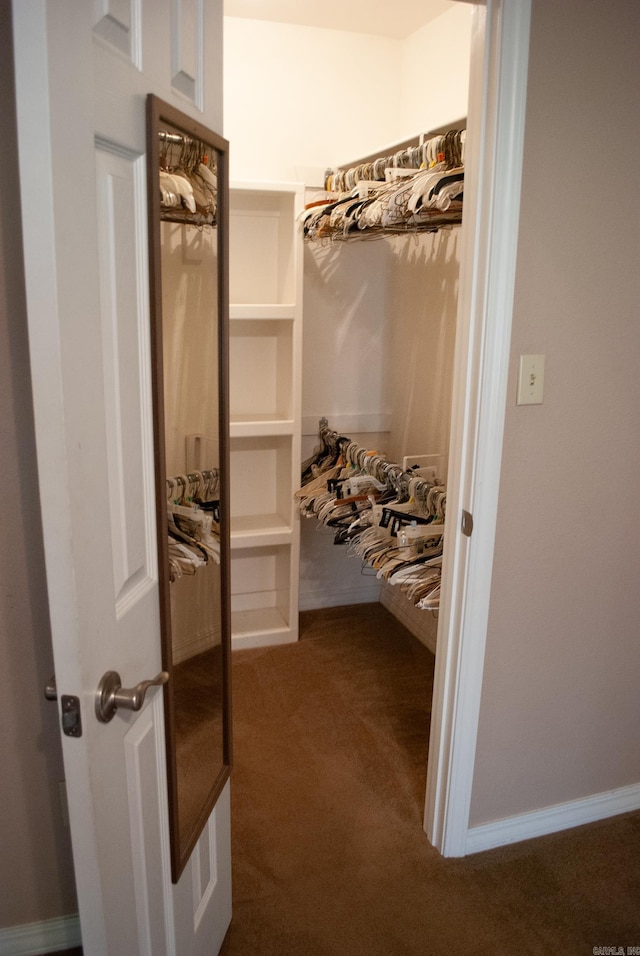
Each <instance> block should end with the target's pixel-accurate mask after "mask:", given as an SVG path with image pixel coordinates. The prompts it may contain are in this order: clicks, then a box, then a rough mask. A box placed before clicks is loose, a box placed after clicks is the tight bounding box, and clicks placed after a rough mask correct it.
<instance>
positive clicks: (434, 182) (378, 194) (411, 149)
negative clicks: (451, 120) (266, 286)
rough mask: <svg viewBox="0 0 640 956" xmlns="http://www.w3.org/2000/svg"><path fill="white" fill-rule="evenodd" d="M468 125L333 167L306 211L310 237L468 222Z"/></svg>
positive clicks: (372, 234) (368, 234) (380, 233)
mask: <svg viewBox="0 0 640 956" xmlns="http://www.w3.org/2000/svg"><path fill="white" fill-rule="evenodd" d="M465 139H466V130H465V129H459V128H456V129H449V130H447V132H441V131H439V132H437V133H434V134H430V135H429V136H428V137H427V138H424V139H423V138H421V140H420V141H419V142H418V143H416V144H414V145H409V146H404V147H403V148H401V149H398V150H395V151H394V152H391V153H389V154H387V155H382V156H377V157H369V158H367V159H366V160H363V161H360V162H358V163H356V164H353V165H352V166H350V167H349V168H339V169H328V170H327V172H326V175H325V190H326V193H325V195H324V196H323V197H322V198H320V199H317V200H313V201H312V202H310V203H309V204H308V205H307V207H306V208H305V210H304V213H303V214H302V217H301V218H302V223H303V230H304V236H305V238H306V239H308V240H318V239H339V240H346V241H349V240H354V239H372V238H373V239H375V238H379V237H381V236H384V235H394V234H401V233H407V232H412V233H414V232H435V231H437V230H438V229H441V228H442V227H444V226H450V225H455V224H459V223H460V222H461V221H462V207H463V194H464V146H465Z"/></svg>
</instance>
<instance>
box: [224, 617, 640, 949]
mask: <svg viewBox="0 0 640 956" xmlns="http://www.w3.org/2000/svg"><path fill="white" fill-rule="evenodd" d="M432 675H433V657H432V656H431V654H430V653H429V652H428V651H427V650H426V649H425V648H424V647H422V645H421V644H419V643H418V642H417V641H416V640H415V639H414V638H413V637H411V635H409V634H408V633H407V632H406V631H405V630H404V628H402V627H401V626H400V625H399V624H398V623H397V622H396V621H395V619H394V618H393V617H392V616H391V615H389V614H388V612H387V611H386V610H385V609H384V608H382V606H381V605H377V604H376V605H367V606H358V607H355V608H332V609H329V610H323V611H314V612H307V613H304V614H302V615H301V639H300V641H299V642H298V643H297V644H293V645H286V646H284V647H276V648H267V649H257V650H249V651H240V652H236V653H235V654H234V664H233V680H234V691H233V693H234V727H235V730H234V748H235V749H234V770H233V776H232V847H233V860H234V862H233V881H234V916H233V921H232V924H231V927H230V930H229V932H228V934H227V938H226V940H225V942H224V945H223V948H222V951H221V952H222V954H223V956H343V954H344V956H401V954H407V956H441V954H442V956H444V954H447V956H450V954H452V956H458V954H463V953H465V954H466V953H473V954H476V956H482V954H486V956H503V954H504V956H512V954H515V953H518V954H531V956H537V954H539V956H551V954H556V953H557V954H563V956H572V954H581V956H582V954H590V953H592V952H593V948H594V947H597V946H602V947H604V946H624V947H626V946H640V852H639V851H640V814H628V815H626V816H623V817H617V818H614V819H613V820H609V821H603V822H601V823H596V824H591V825H590V826H587V827H581V828H579V829H574V830H571V831H565V832H564V833H560V834H554V835H551V836H548V837H544V838H541V839H538V840H532V841H528V842H526V843H520V844H516V845H513V846H510V847H503V848H500V849H497V850H492V851H488V852H486V853H481V854H477V855H475V856H473V857H467V858H466V859H462V860H455V859H454V860H451V859H449V860H445V859H443V858H442V857H440V856H439V854H438V853H437V852H436V851H435V850H434V849H433V848H432V847H431V846H430V845H429V843H428V841H427V839H426V837H425V836H424V834H423V832H422V825H421V824H422V812H423V800H424V785H425V766H426V752H427V739H428V726H429V700H430V695H431V686H432ZM499 785H500V782H499V781H496V786H499Z"/></svg>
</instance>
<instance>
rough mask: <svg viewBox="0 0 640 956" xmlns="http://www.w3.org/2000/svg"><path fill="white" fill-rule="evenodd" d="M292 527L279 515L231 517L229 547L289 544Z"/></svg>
mask: <svg viewBox="0 0 640 956" xmlns="http://www.w3.org/2000/svg"><path fill="white" fill-rule="evenodd" d="M292 535H293V529H292V527H291V525H290V524H287V523H286V521H285V520H284V518H281V517H280V515H276V514H270V515H248V516H245V517H241V518H234V517H232V518H231V548H232V550H234V549H236V548H261V547H264V546H265V545H276V544H290V543H291V538H292Z"/></svg>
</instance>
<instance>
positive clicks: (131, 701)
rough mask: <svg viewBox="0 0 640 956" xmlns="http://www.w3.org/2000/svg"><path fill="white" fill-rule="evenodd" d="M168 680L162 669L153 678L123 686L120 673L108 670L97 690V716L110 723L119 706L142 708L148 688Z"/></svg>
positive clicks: (103, 721)
mask: <svg viewBox="0 0 640 956" xmlns="http://www.w3.org/2000/svg"><path fill="white" fill-rule="evenodd" d="M168 680H169V675H168V674H167V672H166V671H160V673H159V674H157V675H156V677H154V678H153V680H142V681H140V683H139V684H136V686H135V687H123V686H122V681H121V679H120V674H118V672H117V671H107V673H106V674H104V675H103V677H102V678H101V680H100V683H99V684H98V689H97V690H96V717H97V718H98V720H99V721H101V723H103V724H108V723H109V721H110V720H111V719H112V718H113V715H114V714H115V712H116V710H117V709H118V707H124V708H125V710H140V708H141V707H142V705H143V704H144V698H145V695H146V693H147V691H148V689H149V688H150V687H155V686H157V685H158V684H166V683H167V681H168Z"/></svg>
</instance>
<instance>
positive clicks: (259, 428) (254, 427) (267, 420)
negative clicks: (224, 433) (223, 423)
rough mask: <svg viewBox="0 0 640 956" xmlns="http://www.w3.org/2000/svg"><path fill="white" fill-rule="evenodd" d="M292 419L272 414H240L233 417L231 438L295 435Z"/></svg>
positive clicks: (230, 429)
mask: <svg viewBox="0 0 640 956" xmlns="http://www.w3.org/2000/svg"><path fill="white" fill-rule="evenodd" d="M293 429H294V422H293V420H292V419H286V418H277V417H275V416H271V415H241V416H240V415H239V416H238V417H237V418H235V417H233V416H232V417H231V422H230V424H229V436H230V437H231V438H262V437H268V436H270V435H293Z"/></svg>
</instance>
